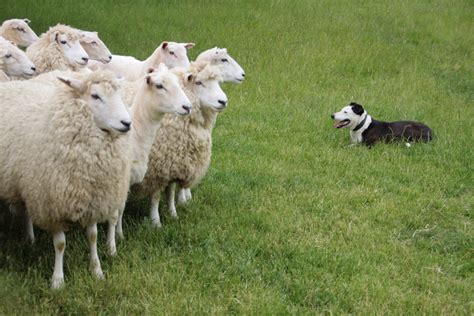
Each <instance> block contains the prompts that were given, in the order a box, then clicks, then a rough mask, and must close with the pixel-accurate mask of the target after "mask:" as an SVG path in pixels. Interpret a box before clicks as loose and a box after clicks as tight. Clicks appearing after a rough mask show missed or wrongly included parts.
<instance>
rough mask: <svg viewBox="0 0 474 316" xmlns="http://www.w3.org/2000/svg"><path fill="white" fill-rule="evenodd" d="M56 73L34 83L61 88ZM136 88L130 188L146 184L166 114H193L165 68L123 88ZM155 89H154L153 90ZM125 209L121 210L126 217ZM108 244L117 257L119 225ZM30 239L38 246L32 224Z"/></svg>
mask: <svg viewBox="0 0 474 316" xmlns="http://www.w3.org/2000/svg"><path fill="white" fill-rule="evenodd" d="M55 77H56V73H55V72H50V73H47V74H44V75H41V76H39V77H36V78H34V79H32V80H33V81H38V82H41V83H46V84H58V83H57V82H56V81H54V79H55ZM127 84H128V86H131V85H133V91H134V94H133V96H131V97H130V98H129V99H128V102H126V103H127V104H132V106H131V109H130V110H131V112H132V117H133V124H132V130H131V133H130V134H131V136H130V137H131V146H132V151H131V158H130V159H131V161H132V165H131V172H130V184H134V183H138V182H140V181H142V179H143V177H144V176H145V172H146V169H147V165H148V156H149V152H150V149H151V146H152V144H153V141H154V140H155V136H156V130H157V129H158V126H159V123H160V120H161V119H162V117H163V116H164V115H165V114H166V113H175V114H178V115H187V114H189V113H190V111H191V102H190V101H189V99H188V98H187V97H186V95H185V94H184V92H183V90H182V88H181V87H180V82H179V80H178V78H177V77H176V75H174V74H173V73H171V72H170V71H169V70H168V68H167V67H166V66H165V65H164V64H160V66H159V68H158V69H157V70H156V71H155V70H154V69H151V72H150V73H149V74H148V75H147V76H146V77H143V78H142V79H139V80H138V81H137V82H135V83H130V82H124V83H123V84H122V86H127ZM150 87H152V89H150ZM124 208H125V205H123V206H122V207H121V209H120V210H119V214H123V210H124ZM109 225H110V226H111V227H110V228H109V237H108V239H107V244H108V247H109V252H110V254H111V255H115V254H116V244H115V233H114V232H115V221H110V223H109ZM27 230H28V236H29V238H30V240H31V241H32V242H34V232H33V227H32V223H31V222H28V223H27Z"/></svg>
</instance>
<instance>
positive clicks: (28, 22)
mask: <svg viewBox="0 0 474 316" xmlns="http://www.w3.org/2000/svg"><path fill="white" fill-rule="evenodd" d="M23 21H25V23H26V24H30V23H31V21H30V20H28V19H23Z"/></svg>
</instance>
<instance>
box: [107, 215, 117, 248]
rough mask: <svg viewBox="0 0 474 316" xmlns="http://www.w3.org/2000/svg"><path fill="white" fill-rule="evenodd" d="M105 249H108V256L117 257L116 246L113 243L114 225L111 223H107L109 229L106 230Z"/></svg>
mask: <svg viewBox="0 0 474 316" xmlns="http://www.w3.org/2000/svg"><path fill="white" fill-rule="evenodd" d="M107 248H108V249H109V255H111V256H115V255H117V245H116V243H115V225H114V223H113V222H112V221H109V229H108V230H107Z"/></svg>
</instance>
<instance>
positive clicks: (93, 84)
mask: <svg viewBox="0 0 474 316" xmlns="http://www.w3.org/2000/svg"><path fill="white" fill-rule="evenodd" d="M93 76H96V77H97V76H99V75H98V74H94V73H93V74H91V75H89V77H93ZM89 77H85V78H83V79H82V80H81V79H75V78H69V77H62V76H61V77H58V79H59V80H61V81H62V82H63V83H65V84H66V85H67V86H69V87H70V88H71V89H73V90H74V91H75V93H76V96H77V97H78V99H81V100H82V101H83V102H84V103H85V104H86V105H87V106H88V107H89V108H90V110H91V112H92V116H93V118H94V122H95V124H96V125H97V127H98V128H100V129H101V130H103V131H104V132H108V133H111V134H125V133H126V132H128V131H129V130H130V127H131V125H132V119H131V116H130V112H129V110H128V107H127V106H126V105H125V104H124V103H123V101H122V97H121V96H120V93H119V83H118V81H117V80H116V79H114V78H113V75H112V74H108V75H107V77H106V76H102V78H101V77H98V78H93V79H92V80H91V79H90V78H89ZM104 77H105V79H104Z"/></svg>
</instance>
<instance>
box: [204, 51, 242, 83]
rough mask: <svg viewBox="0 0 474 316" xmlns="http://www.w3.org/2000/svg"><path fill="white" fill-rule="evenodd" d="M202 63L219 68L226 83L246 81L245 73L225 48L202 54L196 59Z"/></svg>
mask: <svg viewBox="0 0 474 316" xmlns="http://www.w3.org/2000/svg"><path fill="white" fill-rule="evenodd" d="M201 61H203V62H208V63H210V64H211V65H214V66H218V67H219V68H220V71H221V73H222V80H223V81H224V82H232V83H242V81H244V79H245V71H244V70H243V69H242V67H240V65H239V64H238V63H237V62H236V61H235V60H234V59H233V58H232V57H231V56H230V55H229V54H228V53H227V49H225V48H217V47H215V48H211V49H209V50H207V51H205V52H203V53H201V54H200V55H199V56H198V58H197V59H196V62H201Z"/></svg>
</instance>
